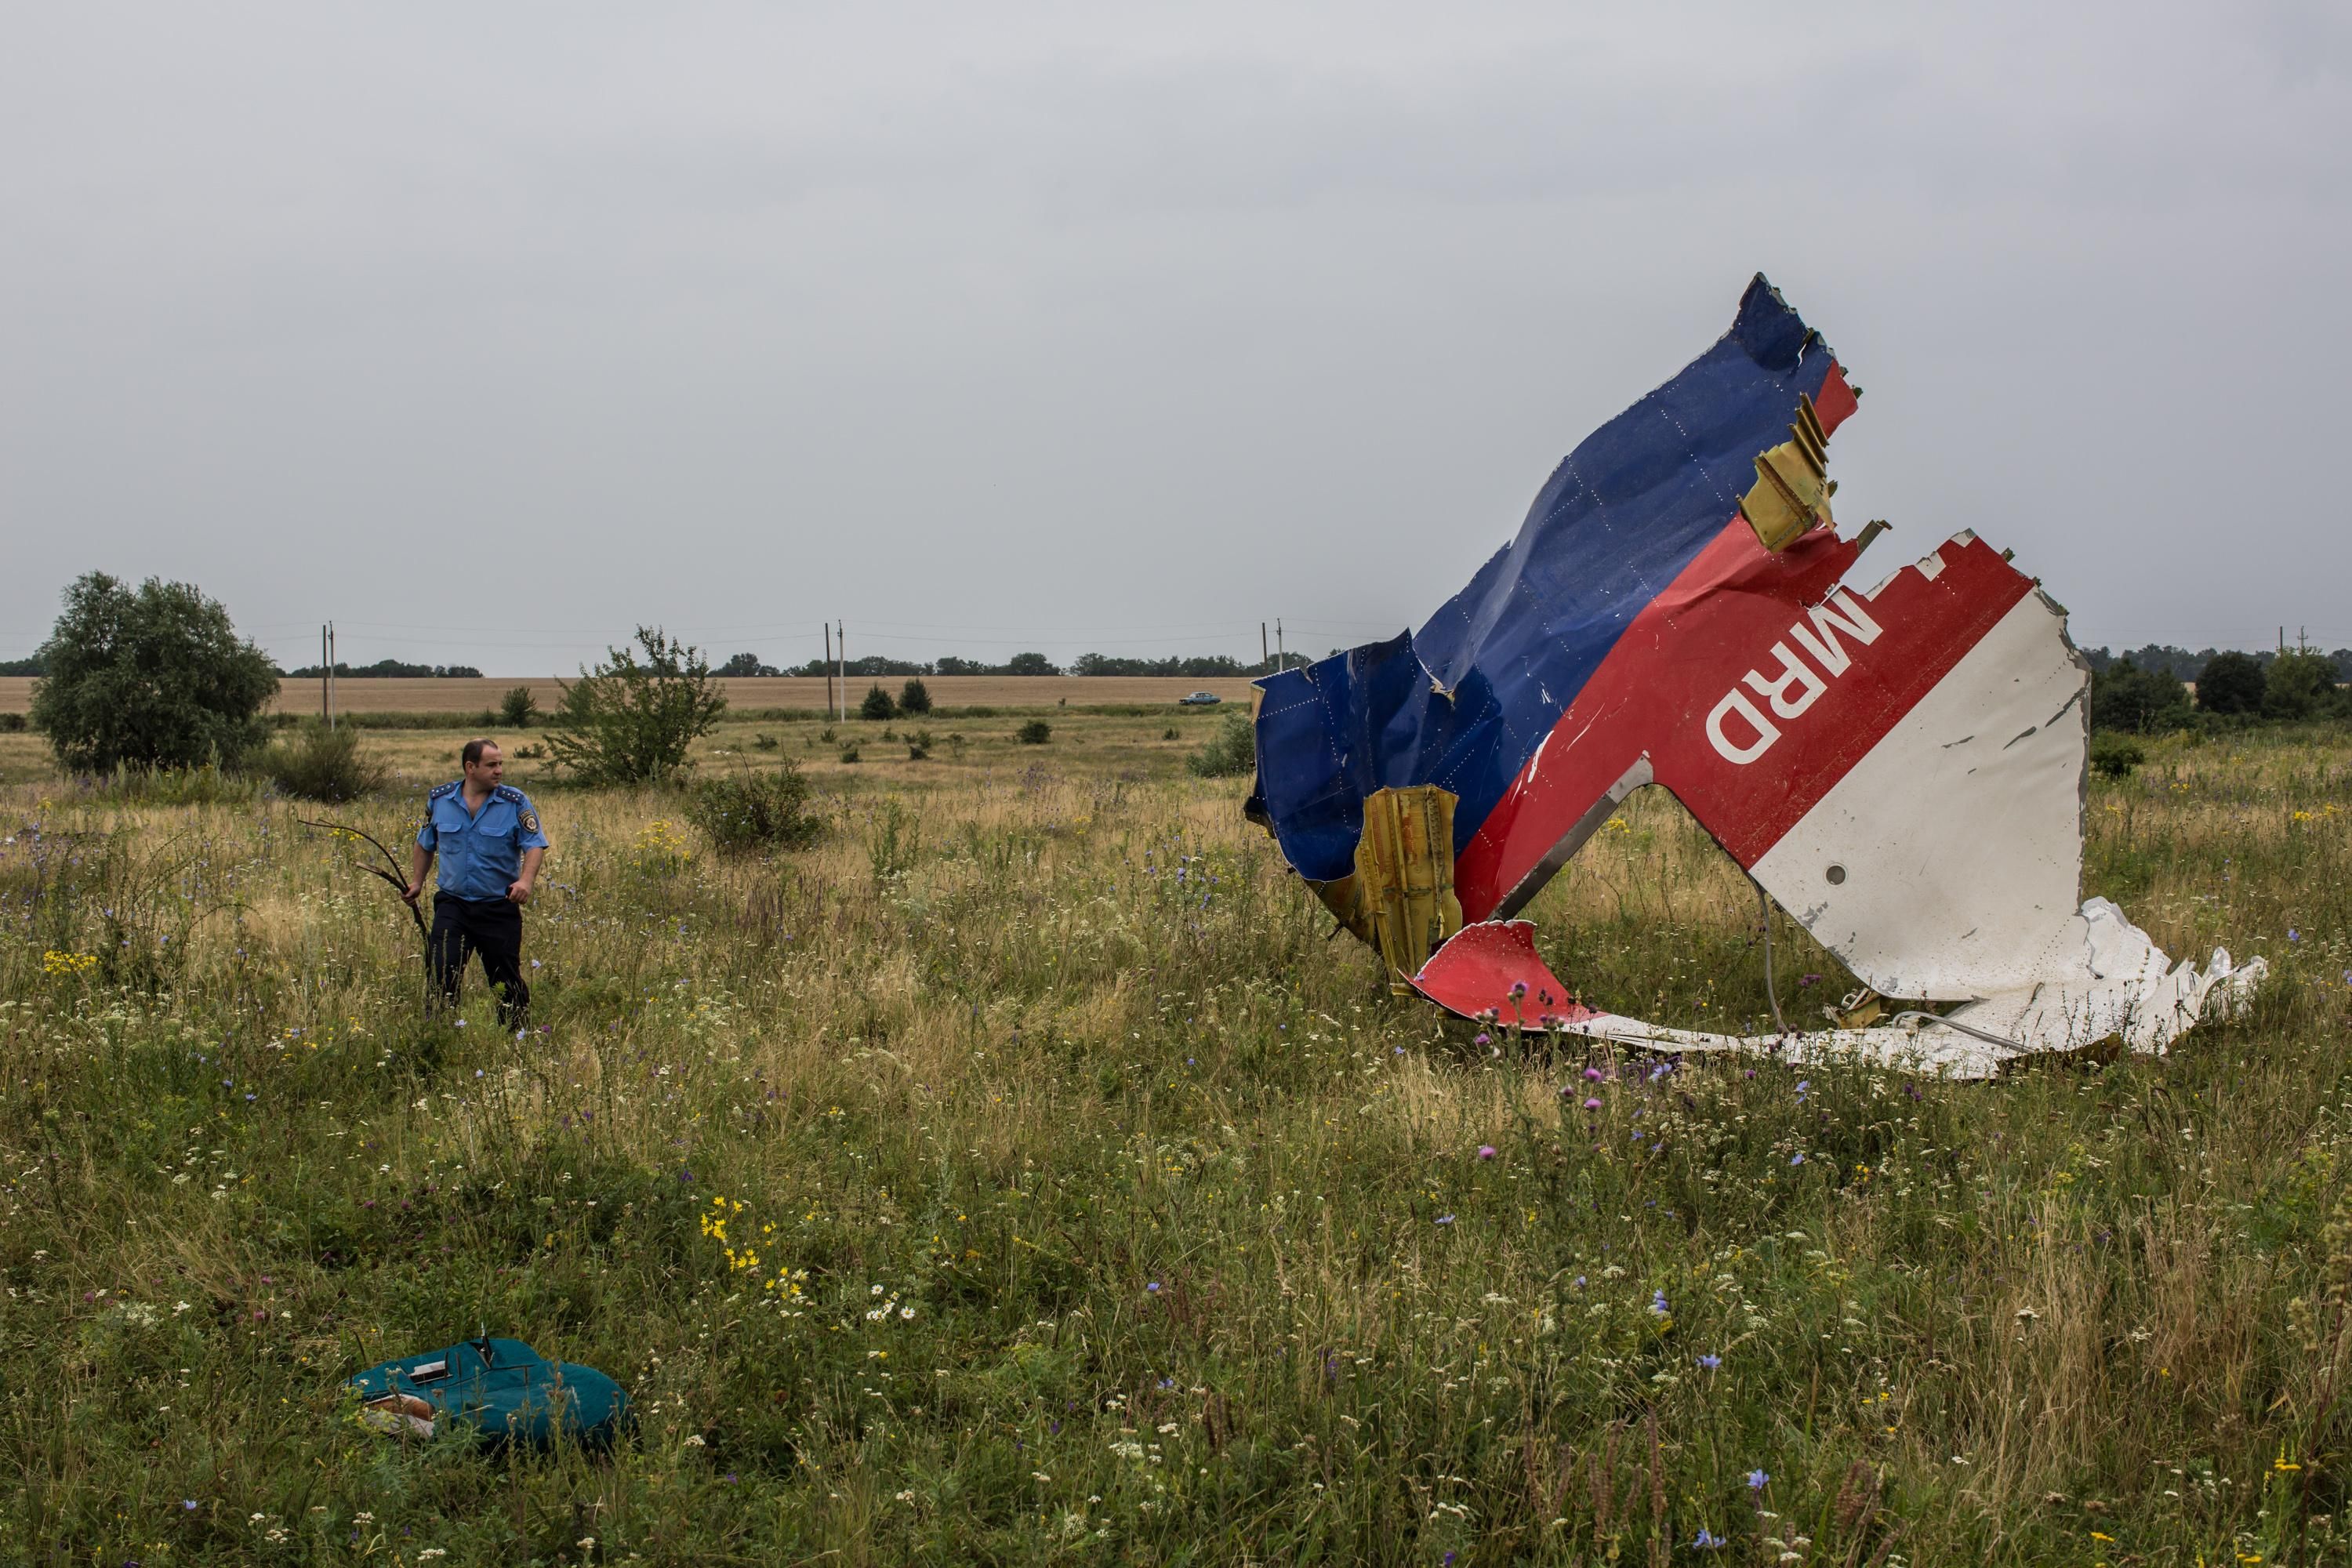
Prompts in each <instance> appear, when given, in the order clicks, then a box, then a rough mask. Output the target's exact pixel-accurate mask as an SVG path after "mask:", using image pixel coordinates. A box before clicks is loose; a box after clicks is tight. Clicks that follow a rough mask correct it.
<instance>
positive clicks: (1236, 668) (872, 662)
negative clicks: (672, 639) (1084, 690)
mask: <svg viewBox="0 0 2352 1568" xmlns="http://www.w3.org/2000/svg"><path fill="white" fill-rule="evenodd" d="M1333 651H1335V652H1336V651H1338V650H1337V649H1334V650H1333ZM1288 662H1289V663H1290V664H1292V665H1294V666H1297V665H1303V664H1305V663H1306V662H1307V658H1306V656H1305V655H1303V654H1296V653H1294V654H1292V655H1290V657H1289V660H1288ZM1275 665H1276V661H1268V662H1266V663H1263V664H1261V663H1257V662H1255V661H1251V662H1246V663H1245V662H1244V661H1243V660H1241V659H1238V658H1234V657H1233V656H1232V655H1231V654H1223V653H1212V654H1191V655H1183V654H1171V655H1169V656H1168V657H1167V658H1114V657H1113V656H1111V655H1109V654H1107V653H1082V654H1080V655H1079V656H1078V657H1077V658H1075V659H1073V660H1071V662H1070V666H1069V668H1067V669H1064V668H1063V667H1062V666H1060V665H1058V664H1055V662H1054V661H1053V660H1052V659H1050V658H1046V657H1045V655H1044V654H1042V653H1016V654H1014V655H1013V657H1012V658H1008V659H1006V660H1005V661H1004V662H1003V664H990V663H988V662H987V661H985V660H983V659H976V658H957V657H956V656H955V655H953V654H943V655H941V656H940V658H935V659H930V660H929V661H921V660H916V659H907V658H884V657H882V656H881V655H879V654H872V655H868V656H867V657H866V658H853V659H851V660H849V661H848V662H847V663H846V664H845V665H842V666H840V667H839V668H841V669H842V670H843V671H844V672H845V673H846V674H849V675H853V676H860V677H864V678H866V679H878V678H879V677H882V676H886V675H888V676H908V675H1065V674H1067V675H1146V676H1166V677H1170V678H1172V679H1181V680H1209V679H1218V678H1221V677H1234V676H1253V675H1265V674H1267V673H1269V672H1271V671H1272V670H1273V669H1274V668H1275ZM834 669H835V666H833V665H830V664H827V663H826V662H825V661H824V659H822V658H813V659H810V660H809V661H808V662H807V663H806V664H799V665H788V666H786V667H784V668H781V669H780V668H777V667H776V666H774V665H772V664H762V663H761V662H760V657H759V656H758V655H757V654H750V653H739V654H737V655H735V656H734V657H733V658H730V659H728V660H727V662H726V663H724V664H721V665H719V667H718V668H716V669H715V670H714V671H713V673H714V674H718V675H829V674H831V673H832V672H833V671H834Z"/></svg>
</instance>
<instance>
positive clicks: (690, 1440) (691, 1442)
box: [686, 1432, 703, 1448]
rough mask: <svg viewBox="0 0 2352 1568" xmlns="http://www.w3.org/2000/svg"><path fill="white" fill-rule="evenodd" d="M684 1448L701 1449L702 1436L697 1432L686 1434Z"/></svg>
mask: <svg viewBox="0 0 2352 1568" xmlns="http://www.w3.org/2000/svg"><path fill="white" fill-rule="evenodd" d="M686 1446H687V1447H689V1448H699V1447H702V1446H703V1444H702V1434H701V1433H699V1432H688V1434H687V1435H686Z"/></svg>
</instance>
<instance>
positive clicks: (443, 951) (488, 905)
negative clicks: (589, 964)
mask: <svg viewBox="0 0 2352 1568" xmlns="http://www.w3.org/2000/svg"><path fill="white" fill-rule="evenodd" d="M477 952H478V953H480V954H481V955H482V973H483V976H484V977H485V978H487V979H488V981H489V983H490V986H491V988H492V989H493V990H495V991H497V992H498V994H499V1024H500V1025H501V1026H503V1027H506V1028H509V1029H520V1028H524V1027H526V1026H529V1024H530V986H529V985H527V984H524V983H523V978H522V906H521V905H520V904H518V903H515V902H514V901H512V900H508V899H461V898H459V897H457V895H456V894H454V893H436V894H434V895H433V937H432V940H431V941H430V942H427V943H426V944H425V954H426V960H427V963H429V964H430V966H431V968H432V971H433V979H434V982H435V984H437V985H438V986H439V987H440V990H441V996H442V999H443V1000H444V1001H446V1003H448V1004H449V1005H451V1006H455V1005H457V983H458V981H459V980H461V979H462V978H464V976H465V973H466V961H467V959H468V958H471V957H472V956H473V955H474V954H475V953H477Z"/></svg>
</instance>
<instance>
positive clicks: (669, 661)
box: [547, 626, 727, 784]
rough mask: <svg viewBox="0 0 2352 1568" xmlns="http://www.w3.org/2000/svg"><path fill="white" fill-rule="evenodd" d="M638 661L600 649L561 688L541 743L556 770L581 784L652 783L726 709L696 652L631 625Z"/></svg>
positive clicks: (678, 763) (627, 653)
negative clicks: (601, 658)
mask: <svg viewBox="0 0 2352 1568" xmlns="http://www.w3.org/2000/svg"><path fill="white" fill-rule="evenodd" d="M637 647H639V648H642V649H643V650H644V652H645V658H643V659H642V660H641V659H639V658H638V657H637V655H636V653H635V651H634V650H632V649H628V648H606V649H605V650H604V651H605V653H606V655H607V658H606V659H605V662H604V663H603V664H601V665H598V666H597V667H596V668H595V669H594V670H593V672H592V671H589V670H587V669H584V668H583V670H582V671H581V672H580V679H579V680H577V681H576V682H574V683H572V684H571V685H569V686H566V687H565V688H564V689H563V701H562V705H561V706H560V707H558V708H557V709H556V710H555V715H554V717H553V718H552V719H551V720H550V721H549V724H548V732H547V745H548V750H549V752H551V754H552V755H553V757H554V759H555V765H556V766H557V767H558V768H561V769H565V770H568V771H569V772H570V773H572V775H573V776H574V777H576V778H577V779H579V781H580V782H581V783H583V784H652V783H656V782H658V781H659V780H662V779H666V778H667V777H669V776H670V774H672V773H676V772H677V771H678V770H679V769H680V768H683V767H685V766H686V765H687V761H686V752H687V748H688V747H689V746H691V745H693V744H694V742H696V741H697V740H698V739H699V738H700V737H702V736H704V735H707V734H709V732H710V727H711V726H712V725H713V724H715V723H717V722H718V721H719V714H720V713H722V712H724V711H725V710H726V708H727V694H726V693H725V692H723V691H721V690H720V689H719V685H718V682H717V680H716V679H715V678H714V677H713V676H712V675H711V673H710V664H709V660H708V659H706V658H703V657H702V650H701V649H699V648H695V647H688V646H687V645H686V644H685V643H682V642H679V641H677V640H676V639H674V638H672V637H667V636H666V635H665V634H664V633H663V632H662V631H661V629H660V628H659V627H657V626H656V627H652V628H647V627H645V626H639V627H638V628H637Z"/></svg>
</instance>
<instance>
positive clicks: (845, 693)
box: [833, 621, 849, 723]
mask: <svg viewBox="0 0 2352 1568" xmlns="http://www.w3.org/2000/svg"><path fill="white" fill-rule="evenodd" d="M833 632H834V635H833V657H834V660H835V666H836V667H837V668H839V669H840V671H841V718H842V721H843V722H844V723H846V722H848V720H849V623H848V622H846V621H835V622H834V623H833Z"/></svg>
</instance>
